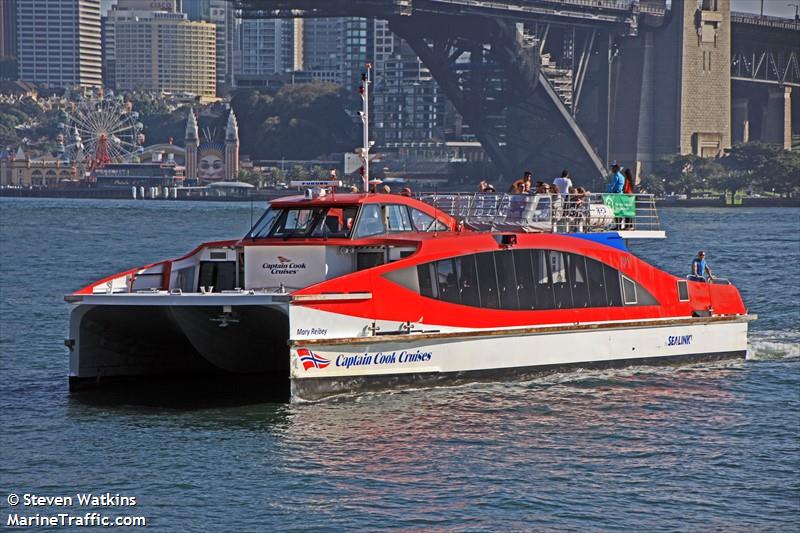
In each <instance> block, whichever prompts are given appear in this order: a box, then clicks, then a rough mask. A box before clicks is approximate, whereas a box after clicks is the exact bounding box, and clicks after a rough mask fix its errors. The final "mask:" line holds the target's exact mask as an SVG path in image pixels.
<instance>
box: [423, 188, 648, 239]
mask: <svg viewBox="0 0 800 533" xmlns="http://www.w3.org/2000/svg"><path fill="white" fill-rule="evenodd" d="M418 198H419V199H420V200H421V201H423V202H426V203H428V204H430V205H432V206H434V207H436V208H437V209H439V210H441V211H443V212H445V213H448V214H449V215H451V216H453V217H455V218H457V219H458V220H460V221H461V222H463V223H464V225H465V226H467V227H470V228H472V229H476V230H485V231H486V230H488V231H498V230H499V231H502V230H512V231H525V232H532V233H600V232H609V231H618V232H624V234H625V236H626V237H629V238H636V237H640V238H645V237H648V238H653V237H663V236H664V233H663V231H662V229H661V224H660V221H659V219H658V211H657V210H656V204H655V200H654V198H653V195H652V194H594V193H593V194H583V195H577V194H565V195H562V194H535V195H527V194H506V193H438V194H433V193H423V194H420V195H418Z"/></svg>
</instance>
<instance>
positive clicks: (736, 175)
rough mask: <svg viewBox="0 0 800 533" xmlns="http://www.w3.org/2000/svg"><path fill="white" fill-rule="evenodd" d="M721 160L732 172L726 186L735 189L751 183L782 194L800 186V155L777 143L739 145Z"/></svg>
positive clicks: (760, 188)
mask: <svg viewBox="0 0 800 533" xmlns="http://www.w3.org/2000/svg"><path fill="white" fill-rule="evenodd" d="M721 162H722V164H723V165H724V166H725V168H726V169H728V171H729V175H728V176H727V177H726V179H725V180H723V183H724V186H725V188H726V189H727V190H730V191H732V192H735V191H737V190H739V189H742V188H744V187H746V186H748V185H751V184H752V185H753V186H754V187H755V188H757V189H759V190H775V191H776V192H778V193H781V194H784V193H786V194H788V193H790V192H792V191H793V190H795V189H797V188H798V187H800V154H798V153H797V152H793V151H787V150H784V149H783V148H781V147H780V146H778V145H775V144H766V143H760V142H753V143H748V144H738V145H736V146H734V147H733V148H731V149H730V151H729V152H728V155H727V156H726V157H724V158H722V159H721Z"/></svg>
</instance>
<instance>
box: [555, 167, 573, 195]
mask: <svg viewBox="0 0 800 533" xmlns="http://www.w3.org/2000/svg"><path fill="white" fill-rule="evenodd" d="M553 185H555V186H556V188H557V189H558V194H562V195H563V194H569V189H570V187H572V180H571V179H570V177H569V172H567V171H566V170H563V171H561V177H560V178H556V179H554V180H553Z"/></svg>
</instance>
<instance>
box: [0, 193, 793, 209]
mask: <svg viewBox="0 0 800 533" xmlns="http://www.w3.org/2000/svg"><path fill="white" fill-rule="evenodd" d="M292 193H293V191H291V190H282V191H258V192H255V193H253V194H251V195H249V196H190V197H179V198H170V199H168V200H167V199H162V198H156V200H162V201H170V202H172V201H178V202H181V201H194V202H196V201H201V202H250V201H254V202H262V201H269V200H273V199H275V198H280V197H283V196H287V195H290V194H292ZM0 198H75V199H107V200H132V199H133V198H131V195H130V192H129V191H118V190H108V189H80V190H70V189H11V188H8V189H0ZM153 200H154V199H153V198H139V199H137V201H145V202H148V201H153ZM656 206H657V207H659V208H663V207H730V208H737V207H800V198H743V199H742V203H741V204H740V205H726V204H725V201H724V200H723V199H722V198H697V199H686V200H656Z"/></svg>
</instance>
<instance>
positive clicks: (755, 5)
mask: <svg viewBox="0 0 800 533" xmlns="http://www.w3.org/2000/svg"><path fill="white" fill-rule="evenodd" d="M115 1H116V0H100V5H101V6H102V10H103V13H105V12H106V11H107V10H108V8H109V7H111V5H112V4H114V3H115ZM197 1H199V0H183V2H184V4H186V3H188V2H197ZM673 1H677V0H673ZM761 2H762V0H731V9H732V10H733V11H747V12H749V13H759V12H760V11H761ZM763 2H764V14H765V15H772V16H774V17H788V18H794V9H795V8H794V6H796V5H797V4H798V3H800V0H763ZM789 4H791V5H789Z"/></svg>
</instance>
